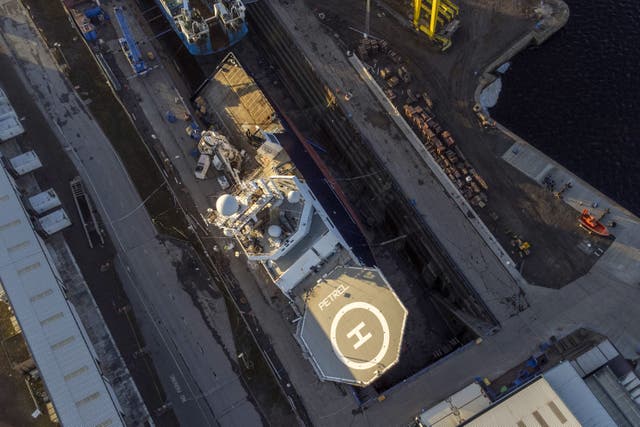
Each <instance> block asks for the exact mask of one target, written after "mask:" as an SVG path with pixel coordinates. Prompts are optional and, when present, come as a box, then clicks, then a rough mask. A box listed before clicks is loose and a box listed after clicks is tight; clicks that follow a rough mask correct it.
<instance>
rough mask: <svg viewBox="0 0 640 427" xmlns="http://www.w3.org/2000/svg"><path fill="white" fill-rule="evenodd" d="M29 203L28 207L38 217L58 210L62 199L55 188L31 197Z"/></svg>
mask: <svg viewBox="0 0 640 427" xmlns="http://www.w3.org/2000/svg"><path fill="white" fill-rule="evenodd" d="M27 202H28V203H27V205H28V207H29V208H30V209H31V210H32V211H33V212H35V213H37V214H38V215H42V214H43V213H45V212H47V211H50V210H51V209H54V208H58V207H60V205H61V203H60V199H59V198H58V195H57V194H56V192H55V191H54V190H53V188H50V189H48V190H47V191H43V192H42V193H38V194H36V195H35V196H31V197H29V199H27Z"/></svg>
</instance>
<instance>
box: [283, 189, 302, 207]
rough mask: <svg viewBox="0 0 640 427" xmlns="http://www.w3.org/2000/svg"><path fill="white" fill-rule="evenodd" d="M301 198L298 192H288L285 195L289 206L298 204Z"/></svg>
mask: <svg viewBox="0 0 640 427" xmlns="http://www.w3.org/2000/svg"><path fill="white" fill-rule="evenodd" d="M301 198H302V196H301V195H300V192H299V191H296V190H291V191H289V193H287V201H289V203H291V204H295V203H298V202H299V201H300V199H301Z"/></svg>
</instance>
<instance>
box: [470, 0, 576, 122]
mask: <svg viewBox="0 0 640 427" xmlns="http://www.w3.org/2000/svg"><path fill="white" fill-rule="evenodd" d="M541 4H542V2H541ZM541 7H542V6H541ZM544 8H545V10H546V11H547V15H546V16H544V17H542V19H540V21H538V23H537V24H536V26H535V27H534V28H533V29H532V30H531V31H528V32H527V33H525V34H524V35H523V36H522V37H521V38H519V39H518V40H516V41H515V42H514V43H513V44H512V45H511V46H510V47H509V48H507V49H506V50H505V51H504V52H503V53H502V54H500V55H499V56H498V57H497V58H496V59H494V60H493V61H491V63H489V65H487V66H486V67H485V68H484V70H483V71H482V73H481V74H480V77H479V78H478V86H477V87H476V90H475V92H474V94H473V97H474V99H475V101H476V105H480V94H481V93H482V91H483V90H484V88H486V87H487V86H489V85H490V84H491V83H493V82H494V81H495V80H496V78H497V76H496V75H495V74H494V72H495V70H496V69H497V68H498V67H500V66H501V65H502V64H504V63H506V62H509V60H511V58H513V57H514V56H516V55H517V54H518V53H520V52H522V51H523V50H525V49H527V48H528V47H529V46H532V45H535V46H540V45H541V44H542V43H544V42H545V41H547V40H548V39H549V37H551V36H552V35H554V34H555V33H556V32H558V31H560V30H561V29H562V27H564V26H565V25H566V23H567V21H568V20H569V15H570V12H569V6H568V5H567V4H566V3H565V2H564V1H563V0H547V1H546V3H545V4H544ZM482 112H483V113H484V114H485V115H486V116H487V117H489V112H488V111H487V110H486V109H483V110H482Z"/></svg>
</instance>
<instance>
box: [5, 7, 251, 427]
mask: <svg viewBox="0 0 640 427" xmlns="http://www.w3.org/2000/svg"><path fill="white" fill-rule="evenodd" d="M0 23H1V25H2V37H1V38H0V41H4V42H5V43H6V45H5V46H3V49H2V50H3V52H2V54H4V55H6V56H7V57H10V58H11V61H12V62H13V65H14V67H15V68H16V70H17V71H18V73H19V74H20V75H21V76H22V77H23V84H24V85H25V88H24V89H25V90H24V92H25V93H26V94H29V95H30V96H31V97H32V98H33V100H34V102H35V103H36V104H37V105H38V107H39V108H40V110H41V111H43V112H44V115H45V118H46V119H47V121H48V123H43V124H42V125H43V126H47V125H49V126H51V128H52V129H54V130H55V133H56V135H57V137H58V139H59V142H60V144H61V145H62V146H63V147H64V149H65V150H66V151H67V153H68V154H69V156H70V158H71V160H72V161H73V163H74V164H75V166H76V168H77V169H78V171H79V173H80V175H81V176H82V178H83V179H84V181H85V186H86V187H87V190H88V191H89V192H90V193H91V195H92V197H93V198H94V200H95V201H96V205H97V208H98V210H99V212H100V214H101V216H102V218H103V219H104V221H105V225H106V227H107V231H108V232H109V234H110V236H111V238H112V240H113V241H114V244H115V246H116V250H117V252H118V255H117V261H116V268H117V271H118V272H119V273H120V277H121V279H122V281H123V284H124V288H125V291H126V292H127V295H128V297H129V299H130V301H131V304H132V308H133V310H134V311H135V312H136V314H137V319H138V323H139V325H140V329H141V331H142V333H143V336H144V338H145V340H146V344H147V350H148V351H149V352H150V354H151V356H152V359H153V361H154V364H155V365H156V369H157V371H158V373H159V376H160V380H161V382H162V384H163V386H164V389H165V391H166V393H167V396H168V400H169V402H170V403H171V406H172V407H173V409H174V411H175V413H176V415H177V417H178V418H179V420H180V421H181V423H182V424H184V425H198V426H204V425H211V426H215V425H229V426H237V425H243V426H245V425H260V424H261V423H262V421H261V418H260V415H259V414H258V412H257V410H256V408H255V407H254V405H253V404H252V403H251V401H250V399H249V397H248V395H247V393H246V390H244V388H243V387H242V385H241V383H240V380H239V379H238V377H237V376H236V374H235V372H234V369H233V365H232V364H231V362H230V360H229V357H228V355H227V353H226V352H225V349H224V348H223V346H222V345H221V344H220V343H219V342H218V341H216V339H215V337H214V336H213V335H212V333H211V331H210V330H209V328H208V326H207V323H206V321H205V320H204V319H203V318H202V315H201V313H200V311H199V310H198V308H197V307H196V306H195V305H194V304H193V302H192V300H191V297H190V296H189V295H188V294H187V293H186V292H185V291H184V289H183V287H184V284H183V283H181V281H180V278H179V277H178V275H177V272H176V268H175V266H174V265H175V263H177V262H179V261H180V260H181V259H182V249H181V248H179V247H177V246H176V245H174V244H172V243H171V242H167V241H162V240H160V239H159V238H158V236H157V233H156V230H155V228H154V226H153V224H152V222H151V218H150V217H149V215H148V214H147V212H146V210H145V209H144V208H142V207H143V205H142V201H141V199H140V197H139V195H138V193H137V192H136V190H135V188H134V185H133V183H132V182H131V181H130V179H129V177H128V175H127V173H126V171H125V169H124V167H123V165H122V163H121V161H120V159H119V158H118V156H117V154H116V153H115V152H114V150H113V148H112V147H111V145H110V143H109V141H108V140H107V138H106V137H105V135H104V134H103V132H102V130H101V129H100V128H99V127H98V125H97V124H96V122H95V121H94V120H93V118H92V117H91V116H90V114H89V113H88V112H87V109H86V107H85V104H84V102H82V101H81V100H80V99H78V97H77V95H76V94H75V92H74V91H73V90H72V88H70V87H69V85H68V83H67V82H66V80H65V79H64V78H63V77H62V75H61V74H60V73H59V71H58V69H57V67H56V66H55V64H54V62H53V59H52V58H51V55H50V53H49V51H48V49H47V47H46V46H44V44H43V43H42V41H41V39H40V38H39V37H38V36H37V35H36V32H35V29H34V28H33V26H32V24H31V21H30V20H29V19H28V17H27V16H26V12H25V10H24V9H23V7H22V6H21V4H20V3H18V2H17V1H15V0H10V1H0ZM44 161H45V162H46V159H45V160H44ZM158 184H159V185H162V183H158Z"/></svg>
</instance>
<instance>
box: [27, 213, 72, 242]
mask: <svg viewBox="0 0 640 427" xmlns="http://www.w3.org/2000/svg"><path fill="white" fill-rule="evenodd" d="M36 223H37V226H38V228H39V229H40V230H41V231H42V232H43V233H44V235H45V236H51V235H52V234H55V233H57V232H58V231H60V230H63V229H65V228H67V227H68V226H70V225H71V220H70V219H69V217H68V216H67V213H66V212H65V211H64V209H62V208H60V209H58V210H56V211H53V212H51V213H50V214H47V215H45V216H43V217H42V218H38V219H36Z"/></svg>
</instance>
